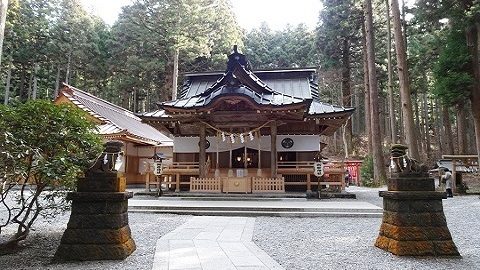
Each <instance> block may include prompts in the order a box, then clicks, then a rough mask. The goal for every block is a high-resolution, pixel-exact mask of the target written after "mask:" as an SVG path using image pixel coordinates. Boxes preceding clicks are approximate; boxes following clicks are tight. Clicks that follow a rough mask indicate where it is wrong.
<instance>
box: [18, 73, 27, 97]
mask: <svg viewBox="0 0 480 270" xmlns="http://www.w3.org/2000/svg"><path fill="white" fill-rule="evenodd" d="M26 76H27V74H26V73H25V67H23V66H21V67H20V86H19V93H18V96H19V97H20V100H26V97H27V95H26V94H27V93H25V79H26Z"/></svg>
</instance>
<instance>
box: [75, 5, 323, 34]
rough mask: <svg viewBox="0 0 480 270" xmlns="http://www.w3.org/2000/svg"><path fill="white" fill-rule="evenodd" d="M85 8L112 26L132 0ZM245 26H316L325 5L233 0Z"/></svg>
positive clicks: (275, 27) (237, 15) (240, 21)
mask: <svg viewBox="0 0 480 270" xmlns="http://www.w3.org/2000/svg"><path fill="white" fill-rule="evenodd" d="M81 2H82V3H83V5H84V6H85V8H86V9H87V10H88V11H90V12H92V13H93V14H95V15H98V16H100V17H101V18H103V20H104V21H105V22H107V23H108V24H109V25H112V24H113V23H114V22H115V20H116V19H117V17H118V14H119V13H120V12H121V8H122V6H124V5H128V4H130V3H131V2H132V0H81ZM231 2H232V5H233V9H234V12H235V16H236V17H237V21H238V23H239V24H240V26H241V27H243V28H245V29H247V30H250V29H252V28H256V27H259V26H260V24H261V23H262V22H267V23H268V25H269V26H270V28H272V29H274V30H281V29H283V28H285V26H286V25H287V24H291V25H297V24H299V23H304V24H306V25H307V26H308V27H309V28H310V29H314V28H315V27H316V24H317V21H318V15H319V12H320V9H321V7H322V4H321V1H320V0H295V1H292V0H231Z"/></svg>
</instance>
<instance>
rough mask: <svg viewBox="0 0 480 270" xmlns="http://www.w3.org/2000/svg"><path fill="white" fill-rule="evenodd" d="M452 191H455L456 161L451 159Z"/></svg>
mask: <svg viewBox="0 0 480 270" xmlns="http://www.w3.org/2000/svg"><path fill="white" fill-rule="evenodd" d="M452 192H457V161H456V160H455V159H452Z"/></svg>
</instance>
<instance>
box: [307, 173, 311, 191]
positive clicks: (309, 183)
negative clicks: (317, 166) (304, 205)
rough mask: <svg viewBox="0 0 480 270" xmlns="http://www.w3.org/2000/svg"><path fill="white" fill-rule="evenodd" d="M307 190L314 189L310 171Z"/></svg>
mask: <svg viewBox="0 0 480 270" xmlns="http://www.w3.org/2000/svg"><path fill="white" fill-rule="evenodd" d="M307 191H312V182H311V179H310V174H309V173H308V174H307Z"/></svg>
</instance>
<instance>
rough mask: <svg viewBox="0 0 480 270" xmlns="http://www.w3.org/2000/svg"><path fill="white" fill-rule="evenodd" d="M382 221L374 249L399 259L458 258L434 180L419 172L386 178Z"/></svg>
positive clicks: (443, 197) (382, 192) (441, 194)
mask: <svg viewBox="0 0 480 270" xmlns="http://www.w3.org/2000/svg"><path fill="white" fill-rule="evenodd" d="M380 197H383V209H384V211H383V219H382V225H381V227H380V233H379V236H378V238H377V240H376V242H375V246H376V247H378V248H381V249H383V250H385V251H388V252H391V253H393V254H395V255H400V256H460V254H459V253H458V250H457V247H456V246H455V243H454V242H453V240H452V236H451V234H450V231H449V230H448V227H447V222H446V219H445V215H444V213H443V205H442V199H445V198H446V194H445V193H442V192H436V191H435V187H434V181H433V179H431V178H428V176H426V175H423V174H420V173H411V174H402V175H396V176H395V177H393V178H391V179H389V183H388V191H381V192H380Z"/></svg>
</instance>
